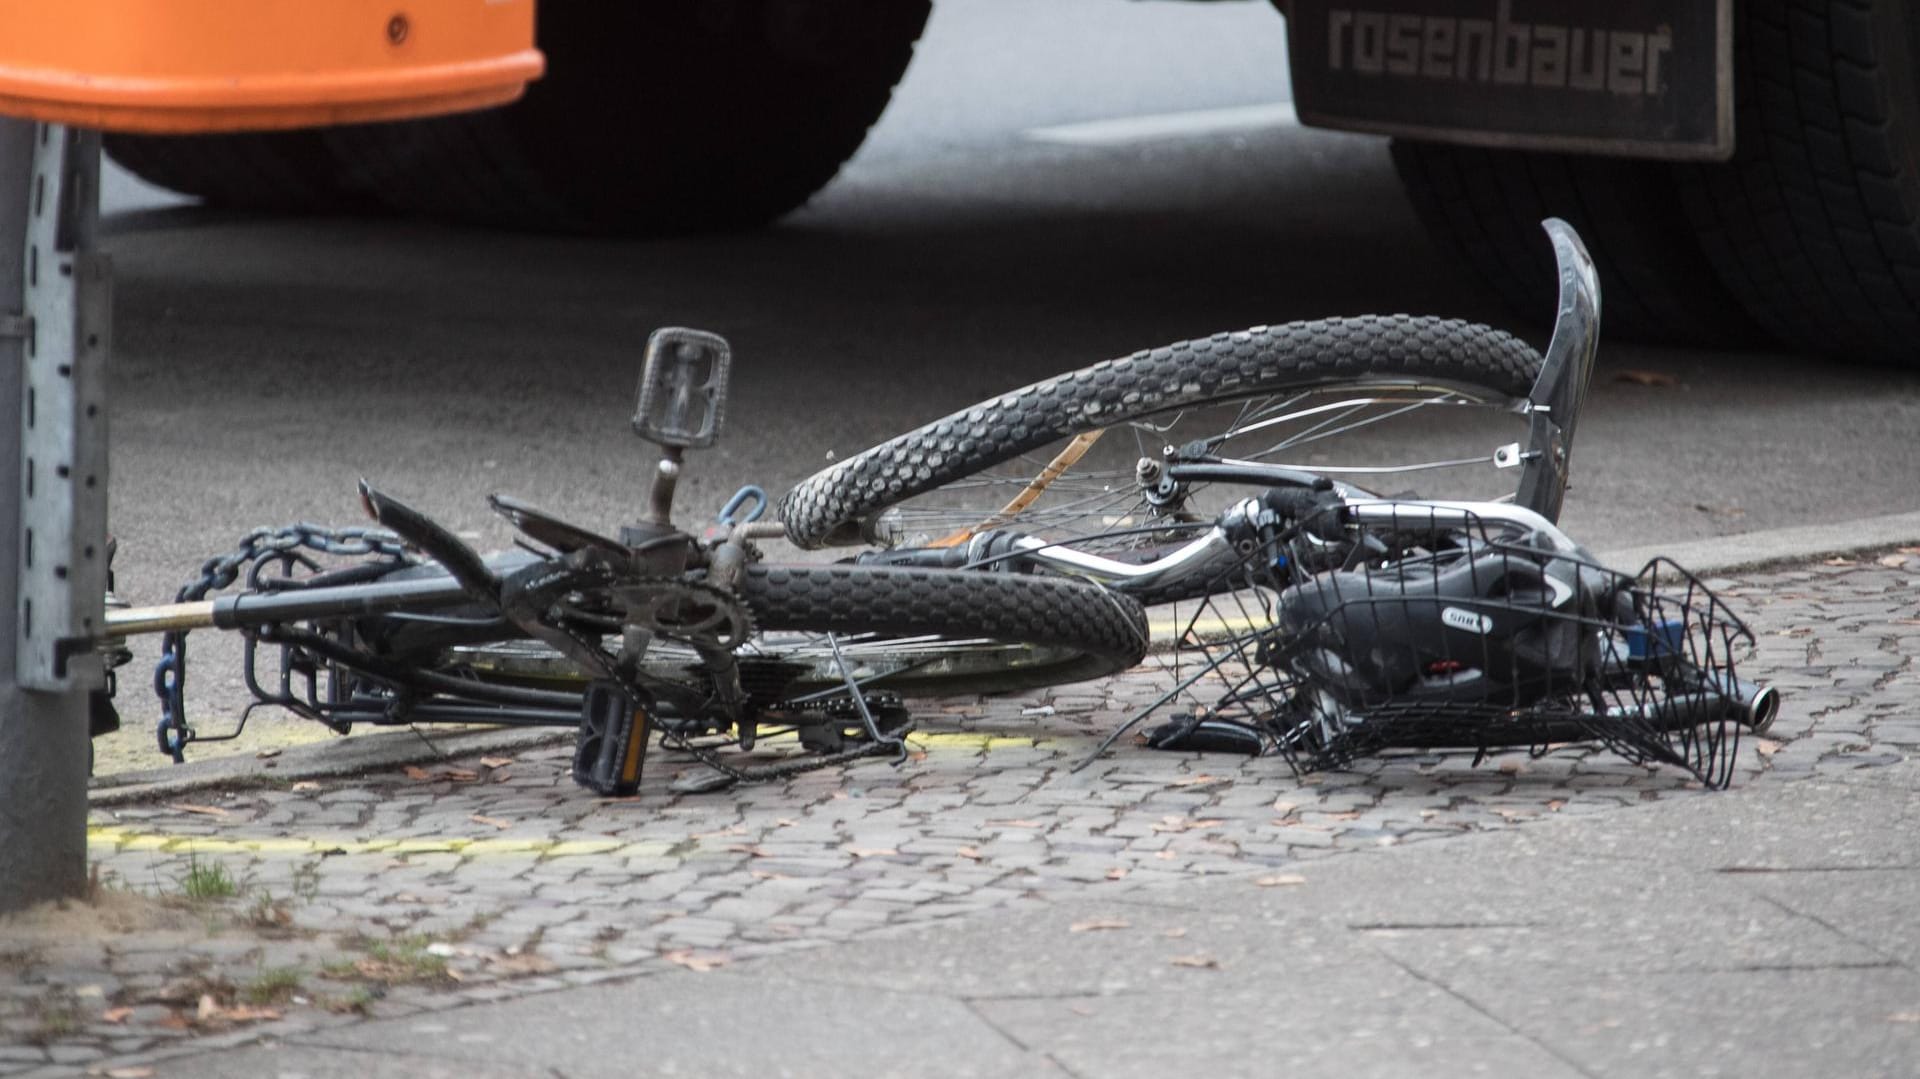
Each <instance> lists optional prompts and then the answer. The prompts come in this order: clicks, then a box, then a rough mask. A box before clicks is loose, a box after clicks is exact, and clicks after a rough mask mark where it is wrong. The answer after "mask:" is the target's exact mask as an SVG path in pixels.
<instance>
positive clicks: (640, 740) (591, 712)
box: [573, 682, 653, 798]
mask: <svg viewBox="0 0 1920 1079" xmlns="http://www.w3.org/2000/svg"><path fill="white" fill-rule="evenodd" d="M652 733H653V723H652V720H651V719H650V718H649V717H648V715H647V711H646V708H645V707H644V706H643V705H641V704H640V703H639V702H637V701H635V700H634V699H633V698H632V697H631V696H629V695H628V694H627V692H626V690H624V689H622V688H620V687H619V686H617V685H615V684H613V683H611V682H595V683H593V684H592V685H590V686H588V687H587V694H586V697H585V698H584V699H583V700H582V701H581V704H580V729H579V733H578V735H577V736H576V738H575V741H574V750H573V781H574V782H575V783H578V784H580V785H581V786H583V787H585V788H587V789H588V790H591V791H593V792H594V793H595V794H598V795H602V796H604V797H610V798H621V797H625V796H627V795H629V794H633V793H635V792H637V791H638V790H639V789H640V774H641V772H642V771H644V770H645V767H646V760H647V737H648V735H650V734H652Z"/></svg>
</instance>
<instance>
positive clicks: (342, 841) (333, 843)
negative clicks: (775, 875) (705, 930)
mask: <svg viewBox="0 0 1920 1079" xmlns="http://www.w3.org/2000/svg"><path fill="white" fill-rule="evenodd" d="M87 843H88V845H90V846H93V847H111V848H112V849H113V850H114V851H115V852H127V851H157V852H160V853H163V854H174V853H178V854H186V853H189V852H191V853H194V854H279V855H301V854H309V855H319V854H322V853H337V854H395V855H398V854H458V855H461V856H462V857H468V858H476V857H487V856H490V855H506V854H531V855H535V856H537V857H541V858H569V857H579V856H582V855H589V854H611V853H613V852H614V851H620V850H624V851H625V852H626V853H629V854H642V855H644V854H660V853H664V852H665V851H666V850H667V848H668V847H669V844H667V843H664V842H661V843H630V842H625V841H622V840H618V839H459V838H453V839H347V838H345V837H334V836H267V837H261V838H246V837H235V836H205V835H166V834H164V833H154V832H136V831H133V830H132V829H129V828H115V827H107V826H102V827H94V828H89V829H87ZM656 847H657V848H658V849H657V850H655V849H653V848H656Z"/></svg>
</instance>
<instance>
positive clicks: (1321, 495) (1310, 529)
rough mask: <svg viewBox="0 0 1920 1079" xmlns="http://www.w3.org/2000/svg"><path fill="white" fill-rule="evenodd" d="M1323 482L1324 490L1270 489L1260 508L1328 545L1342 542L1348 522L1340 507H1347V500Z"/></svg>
mask: <svg viewBox="0 0 1920 1079" xmlns="http://www.w3.org/2000/svg"><path fill="white" fill-rule="evenodd" d="M1321 482H1322V483H1324V484H1325V486H1316V487H1313V488H1305V487H1269V488H1267V489H1266V491H1265V492H1264V493H1262V494H1261V496H1260V504H1261V505H1263V506H1265V507H1266V508H1267V509H1269V510H1271V511H1272V512H1273V513H1274V514H1275V515H1276V516H1278V517H1279V518H1280V519H1281V520H1283V521H1286V522H1288V523H1289V524H1293V525H1298V526H1299V527H1300V528H1301V529H1302V530H1303V531H1305V532H1306V533H1307V534H1308V535H1310V536H1314V537H1316V538H1318V539H1323V540H1329V541H1332V540H1339V539H1342V538H1344V537H1345V534H1346V522H1345V520H1344V519H1343V518H1342V516H1341V514H1340V507H1341V506H1344V505H1345V504H1346V503H1345V500H1344V499H1342V498H1341V497H1340V492H1338V491H1336V490H1334V489H1333V485H1332V483H1331V482H1328V481H1326V480H1324V479H1323V480H1322V481H1321Z"/></svg>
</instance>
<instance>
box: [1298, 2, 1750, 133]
mask: <svg viewBox="0 0 1920 1079" xmlns="http://www.w3.org/2000/svg"><path fill="white" fill-rule="evenodd" d="M1732 19H1733V5H1732V0H1612V2H1610V3H1607V4H1594V3H1592V2H1591V0H1350V2H1346V0H1334V2H1332V3H1327V2H1325V0H1317V2H1316V0H1303V2H1300V3H1296V4H1294V5H1293V9H1292V14H1291V17H1290V21H1289V25H1288V52H1289V60H1290V62H1291V64H1292V72H1293V90H1294V99H1295V107H1296V109H1297V110H1298V112H1299V115H1300V119H1301V122H1303V123H1305V124H1309V125H1311V126H1316V127H1330V128H1339V129H1343V130H1352V131H1371V132H1378V133H1381V134H1388V135H1404V136H1409V137H1414V138H1425V139H1431V140H1435V141H1440V142H1461V143H1468V144H1474V145H1482V146H1500V147H1514V148H1521V149H1535V150H1559V151H1568V152H1578V153H1601V154H1617V155H1621V156H1628V157H1648V158H1664V159H1669V160H1709V161H1713V160H1724V159H1726V158H1727V157H1729V156H1731V155H1732V153H1733V48H1732V40H1733V38H1732Z"/></svg>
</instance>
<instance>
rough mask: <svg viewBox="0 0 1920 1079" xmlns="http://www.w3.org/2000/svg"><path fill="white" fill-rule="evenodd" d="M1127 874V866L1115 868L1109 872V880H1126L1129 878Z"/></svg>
mask: <svg viewBox="0 0 1920 1079" xmlns="http://www.w3.org/2000/svg"><path fill="white" fill-rule="evenodd" d="M1127 872H1128V870H1127V867H1125V866H1118V865H1117V866H1114V867H1113V868H1112V869H1109V870H1107V879H1108V880H1125V879H1126V878H1127Z"/></svg>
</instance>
